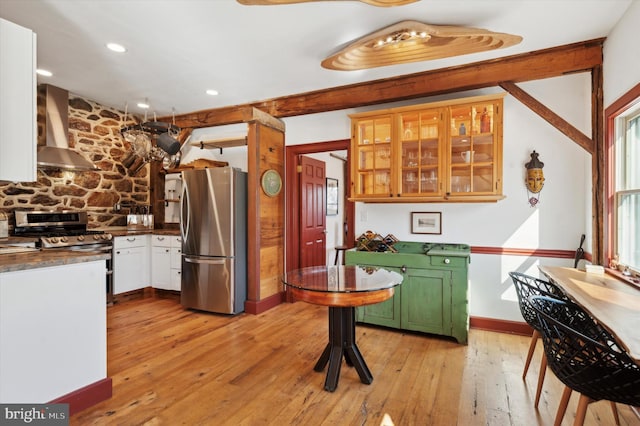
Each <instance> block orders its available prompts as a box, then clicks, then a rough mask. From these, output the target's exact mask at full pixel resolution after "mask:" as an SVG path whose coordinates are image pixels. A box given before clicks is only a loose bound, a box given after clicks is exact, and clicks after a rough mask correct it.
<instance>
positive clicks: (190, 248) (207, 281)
mask: <svg viewBox="0 0 640 426" xmlns="http://www.w3.org/2000/svg"><path fill="white" fill-rule="evenodd" d="M180 233H181V234H182V286H181V295H180V302H181V303H182V306H184V307H186V308H193V309H198V310H202V311H208V312H217V313H223V314H236V313H239V312H242V311H244V302H245V300H246V298H247V173H245V172H243V171H240V170H238V169H234V168H232V167H214V168H209V169H200V170H186V171H183V172H182V196H181V206H180Z"/></svg>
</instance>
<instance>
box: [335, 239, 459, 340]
mask: <svg viewBox="0 0 640 426" xmlns="http://www.w3.org/2000/svg"><path fill="white" fill-rule="evenodd" d="M393 247H394V249H395V250H397V253H393V252H390V251H387V252H368V251H357V250H356V249H352V250H347V251H346V252H345V263H346V264H347V265H360V266H378V267H382V268H385V269H389V270H392V271H396V272H399V273H401V274H402V275H403V277H404V280H403V282H402V285H400V286H399V287H397V288H396V291H395V294H394V296H393V297H392V298H391V299H389V300H386V301H384V302H382V303H377V304H375V305H368V306H363V307H360V308H357V310H356V320H357V321H358V322H362V323H367V324H376V325H381V326H386V327H392V328H397V329H402V330H412V331H421V332H424V333H431V334H438V335H442V336H452V337H454V338H455V339H456V340H457V341H458V343H461V344H467V335H468V331H469V310H468V296H467V294H468V265H469V261H470V247H469V246H468V245H466V244H444V243H422V242H414V241H399V242H397V243H395V244H394V245H393Z"/></svg>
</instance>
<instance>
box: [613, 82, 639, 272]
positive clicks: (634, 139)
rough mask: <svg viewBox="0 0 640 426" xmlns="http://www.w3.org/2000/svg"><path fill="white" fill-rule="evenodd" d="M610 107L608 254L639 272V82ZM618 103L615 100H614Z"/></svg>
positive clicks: (625, 266) (620, 263)
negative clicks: (613, 107)
mask: <svg viewBox="0 0 640 426" xmlns="http://www.w3.org/2000/svg"><path fill="white" fill-rule="evenodd" d="M621 100H622V105H620V104H618V103H616V104H617V107H616V108H615V109H616V110H615V111H612V112H611V113H610V112H609V111H610V110H611V108H609V109H608V110H607V118H608V121H607V122H608V125H609V126H611V129H610V131H609V133H608V134H609V136H610V141H609V146H610V150H609V152H610V153H611V154H612V158H610V159H609V161H608V167H609V169H610V170H609V173H608V174H607V175H608V176H610V179H611V180H612V182H609V185H607V186H608V188H609V200H610V203H609V208H610V211H611V214H610V215H609V216H608V217H609V221H610V222H611V223H609V224H608V229H609V244H608V246H609V247H610V250H611V251H610V253H609V257H610V258H612V259H614V263H615V262H617V263H618V264H619V265H620V266H619V269H621V270H623V271H624V270H625V269H626V268H628V270H629V272H631V273H635V274H640V85H638V86H636V87H635V88H634V89H633V90H631V91H630V92H629V93H628V94H627V95H625V96H623V97H622V98H621ZM614 105H615V104H614Z"/></svg>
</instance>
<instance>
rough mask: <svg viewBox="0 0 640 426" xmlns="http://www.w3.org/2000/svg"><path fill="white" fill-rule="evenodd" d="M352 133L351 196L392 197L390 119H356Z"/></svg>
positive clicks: (384, 117) (385, 117)
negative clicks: (353, 162) (352, 167)
mask: <svg viewBox="0 0 640 426" xmlns="http://www.w3.org/2000/svg"><path fill="white" fill-rule="evenodd" d="M354 132H355V135H354V137H355V152H354V154H355V156H354V158H355V160H356V163H355V168H356V179H355V181H354V182H353V184H354V195H356V196H357V195H380V196H386V197H388V196H389V195H390V194H391V183H392V182H391V116H390V115H389V116H381V117H376V118H372V119H364V120H359V121H358V122H357V123H356V128H355V129H354Z"/></svg>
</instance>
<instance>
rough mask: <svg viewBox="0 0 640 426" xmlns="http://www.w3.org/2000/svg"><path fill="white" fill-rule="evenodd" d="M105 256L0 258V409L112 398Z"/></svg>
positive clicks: (41, 253) (39, 253) (56, 253)
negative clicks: (0, 406) (9, 405)
mask: <svg viewBox="0 0 640 426" xmlns="http://www.w3.org/2000/svg"><path fill="white" fill-rule="evenodd" d="M110 256H111V255H110V254H108V253H97V252H72V251H67V250H36V251H29V252H25V253H16V254H3V255H0V403H48V402H60V403H70V404H71V406H70V411H71V412H72V413H73V412H77V411H79V410H81V409H84V408H86V407H88V406H90V405H92V404H94V403H96V402H99V401H101V400H103V399H107V398H109V397H110V396H111V379H110V378H108V377H107V348H106V344H107V339H106V332H107V324H106V292H105V274H106V260H107V259H109V258H110Z"/></svg>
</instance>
